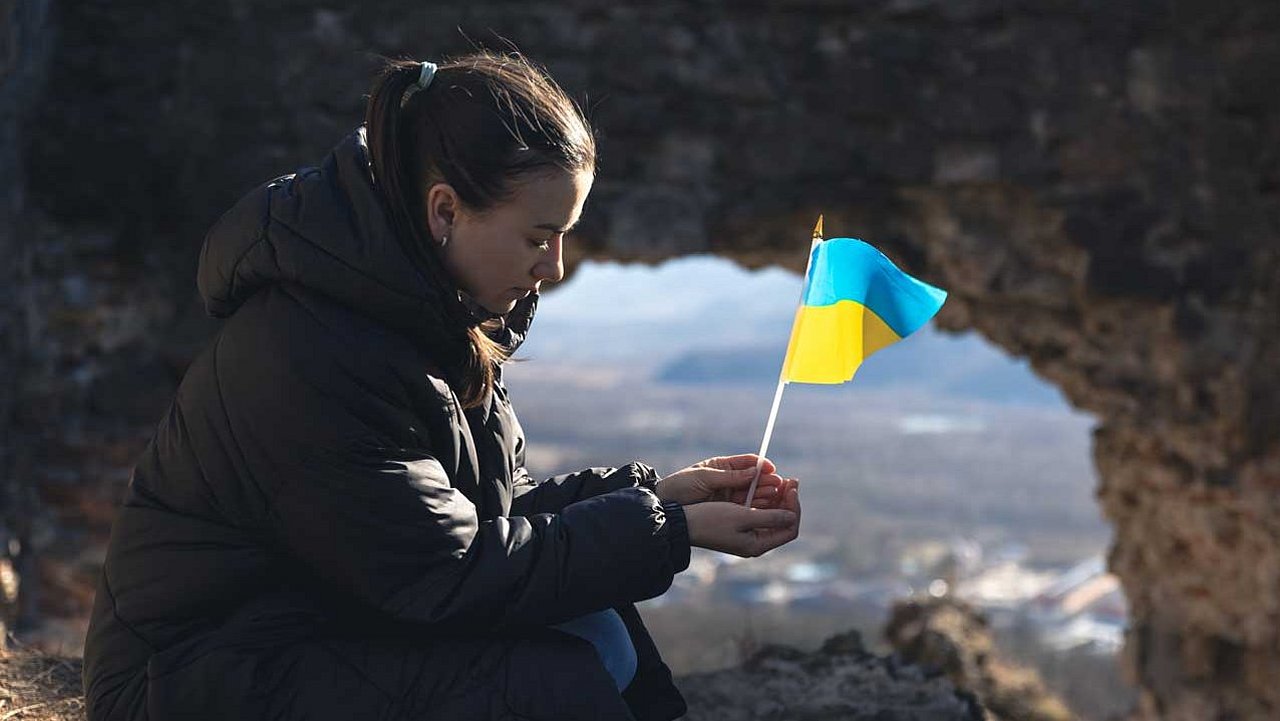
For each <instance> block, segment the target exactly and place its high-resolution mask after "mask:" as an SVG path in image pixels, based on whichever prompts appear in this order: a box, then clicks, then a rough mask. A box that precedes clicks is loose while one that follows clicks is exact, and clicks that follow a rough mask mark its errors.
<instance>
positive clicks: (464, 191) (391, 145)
mask: <svg viewBox="0 0 1280 721" xmlns="http://www.w3.org/2000/svg"><path fill="white" fill-rule="evenodd" d="M420 71H421V64H420V63H419V62H416V61H412V60H387V61H386V64H385V66H384V67H383V69H382V72H381V73H380V74H379V76H378V77H377V78H376V80H375V81H374V84H373V90H372V92H371V93H370V95H369V103H368V106H367V109H366V112H365V126H366V129H365V132H366V134H367V140H368V144H369V154H370V159H371V161H372V164H373V175H374V183H375V185H377V186H378V187H379V188H381V190H382V193H381V195H382V197H383V199H384V201H385V202H386V205H387V209H388V211H389V213H390V216H391V222H392V226H393V227H394V229H395V231H396V234H397V236H398V237H399V238H400V240H401V242H402V243H404V244H405V248H406V251H407V252H408V253H409V254H410V257H412V258H413V259H414V262H416V263H417V264H418V265H419V267H420V268H422V269H424V271H425V272H427V273H428V274H429V276H430V279H431V280H432V281H433V282H435V283H437V284H438V286H439V287H440V288H441V289H442V290H443V291H444V292H443V293H442V296H443V302H444V305H445V313H444V315H445V320H446V323H449V324H450V326H451V328H450V329H451V330H454V331H456V332H457V334H458V336H459V340H460V341H461V342H463V343H465V345H466V346H467V349H466V351H465V352H464V353H463V354H462V362H461V366H462V367H461V368H460V369H459V370H460V373H459V385H460V388H457V389H456V390H457V391H458V394H459V396H460V397H461V400H462V403H463V406H464V407H467V408H470V407H473V406H477V405H479V404H481V403H482V402H483V401H484V399H485V398H486V396H487V395H488V393H489V391H490V390H491V389H492V387H493V382H494V372H495V368H496V366H497V365H498V364H500V363H502V362H504V361H506V360H507V353H506V350H505V349H504V348H503V347H502V346H501V345H499V344H498V343H496V342H494V341H493V340H492V339H491V338H490V337H489V335H488V334H487V333H486V330H487V329H490V328H491V327H492V326H489V325H488V324H481V325H476V324H475V321H474V319H472V317H471V316H470V314H469V313H468V312H467V311H466V308H465V306H464V305H463V304H462V303H461V301H459V300H458V298H457V293H456V290H457V286H456V283H455V281H454V280H453V278H451V277H450V275H449V273H448V272H447V270H446V269H445V267H444V263H443V260H442V258H441V256H440V250H439V245H438V239H436V238H434V237H432V235H431V231H430V229H429V228H428V227H427V226H426V223H425V212H424V210H425V209H424V208H423V201H424V199H425V190H426V188H428V187H430V186H431V185H432V184H434V183H439V182H444V183H448V184H449V185H451V186H452V187H453V189H454V191H456V192H457V193H458V196H459V197H460V198H461V200H462V202H463V203H464V204H465V205H466V206H467V208H468V210H471V211H473V212H477V213H480V212H483V211H485V210H488V209H490V208H492V207H493V206H494V205H497V204H498V203H501V202H502V201H504V200H506V199H508V198H509V197H510V196H511V194H512V192H513V190H514V188H513V186H514V185H515V183H514V182H513V181H516V180H518V179H519V178H521V177H522V176H525V175H528V174H532V173H538V172H546V171H550V170H554V169H560V170H564V171H566V172H570V173H576V172H580V171H583V170H586V171H589V172H595V162H596V145H595V137H594V134H593V132H592V130H591V127H590V125H589V124H588V123H587V120H586V118H585V117H584V116H583V114H582V111H581V109H580V108H579V107H578V106H577V104H575V103H574V102H573V101H572V100H571V99H570V98H569V97H568V96H567V95H566V94H565V92H564V91H563V90H562V89H561V88H560V86H559V85H557V84H556V82H555V81H554V80H552V79H551V77H550V76H549V75H548V74H547V72H546V70H544V69H543V68H541V67H540V66H538V65H536V64H534V63H533V62H531V61H529V60H528V59H526V58H525V57H524V56H522V55H520V54H519V53H514V52H512V53H496V52H493V51H489V50H479V51H475V52H472V53H469V54H467V55H464V56H461V57H457V58H451V59H448V60H446V61H444V62H441V63H439V67H438V69H437V70H436V73H435V77H434V78H433V80H432V81H431V83H430V84H429V85H428V86H427V87H426V88H425V89H422V90H414V92H413V93H411V94H410V95H409V96H408V98H407V99H406V98H405V93H406V91H408V90H410V89H412V88H415V87H416V83H417V81H418V77H419V73H420Z"/></svg>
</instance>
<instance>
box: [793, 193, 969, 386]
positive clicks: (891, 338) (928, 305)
mask: <svg viewBox="0 0 1280 721" xmlns="http://www.w3.org/2000/svg"><path fill="white" fill-rule="evenodd" d="M821 233H822V219H821V218H819V219H818V227H816V228H814V236H815V237H814V244H813V247H812V250H811V252H810V256H809V271H808V273H806V276H805V289H804V295H803V297H802V298H801V300H800V307H799V308H798V309H796V318H795V321H794V323H793V324H792V326H791V341H790V342H789V343H788V344H787V356H786V360H784V361H783V364H782V377H781V381H782V382H784V383H787V382H794V383H844V382H846V381H849V380H852V379H853V374H854V373H856V372H857V371H858V367H859V366H861V365H862V361H863V360H865V359H866V358H867V357H868V356H870V355H871V354H872V353H875V352H876V351H878V350H880V349H881V348H884V347H885V346H888V345H891V344H893V343H897V342H898V341H900V340H902V339H903V338H905V337H907V336H908V335H911V334H912V333H914V332H916V331H917V330H919V329H920V327H921V326H923V325H924V324H925V323H927V322H928V321H929V319H930V318H932V317H933V316H934V315H935V314H936V313H937V312H938V309H939V308H941V307H942V302H943V301H944V300H946V297H947V292H946V291H944V290H942V289H941V288H935V287H933V286H932V285H929V284H928V283H925V282H923V281H920V280H917V279H915V278H913V277H911V276H910V275H907V274H906V273H904V272H902V271H901V270H899V269H898V267H897V266H896V265H894V264H893V262H892V261H890V260H889V259H888V258H886V257H885V256H884V254H883V253H881V252H880V251H878V250H876V249H875V248H873V247H872V246H871V245H869V244H867V243H865V242H863V241H861V240H858V239H857V238H831V239H830V240H821Z"/></svg>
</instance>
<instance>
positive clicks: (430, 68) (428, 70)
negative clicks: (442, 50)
mask: <svg viewBox="0 0 1280 721" xmlns="http://www.w3.org/2000/svg"><path fill="white" fill-rule="evenodd" d="M436 67H437V66H436V64H435V63H433V62H431V61H430V60H424V61H423V62H422V70H421V71H420V72H419V73H418V82H416V83H414V84H413V85H410V86H409V87H408V88H407V89H406V90H405V91H404V95H402V96H401V97H400V107H402V108H403V107H404V104H405V103H407V102H409V98H412V97H413V94H414V93H416V92H418V91H419V90H423V89H425V88H426V87H427V86H428V85H430V84H431V79H432V78H434V77H435V76H436Z"/></svg>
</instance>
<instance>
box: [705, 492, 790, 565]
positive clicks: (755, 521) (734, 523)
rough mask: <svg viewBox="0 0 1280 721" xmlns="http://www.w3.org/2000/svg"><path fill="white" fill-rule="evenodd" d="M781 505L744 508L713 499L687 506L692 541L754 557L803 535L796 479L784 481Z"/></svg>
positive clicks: (714, 549) (744, 556)
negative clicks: (801, 533)
mask: <svg viewBox="0 0 1280 721" xmlns="http://www.w3.org/2000/svg"><path fill="white" fill-rule="evenodd" d="M783 488H784V490H783V493H782V498H781V500H780V502H779V504H778V505H779V507H778V508H765V509H762V508H744V507H742V506H741V505H740V504H736V503H726V502H723V501H709V502H707V503H697V504H694V505H691V506H685V507H684V514H685V519H686V520H687V521H688V524H689V545H692V546H698V547H700V548H709V549H711V550H713V551H723V552H724V553H731V554H733V555H735V556H742V557H743V558H754V557H756V556H759V555H760V554H762V553H766V552H768V551H771V550H773V549H775V548H777V547H778V546H781V545H783V544H784V543H789V542H791V541H793V540H795V538H796V536H798V535H800V491H799V489H798V488H797V487H796V483H795V479H792V478H788V479H786V481H785V482H784V484H783Z"/></svg>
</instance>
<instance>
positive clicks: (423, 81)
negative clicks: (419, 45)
mask: <svg viewBox="0 0 1280 721" xmlns="http://www.w3.org/2000/svg"><path fill="white" fill-rule="evenodd" d="M435 76H436V64H435V63H433V62H431V61H430V60H424V61H423V62H422V72H420V73H418V87H420V88H426V87H427V86H428V85H430V84H431V79H432V78H434V77H435Z"/></svg>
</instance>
